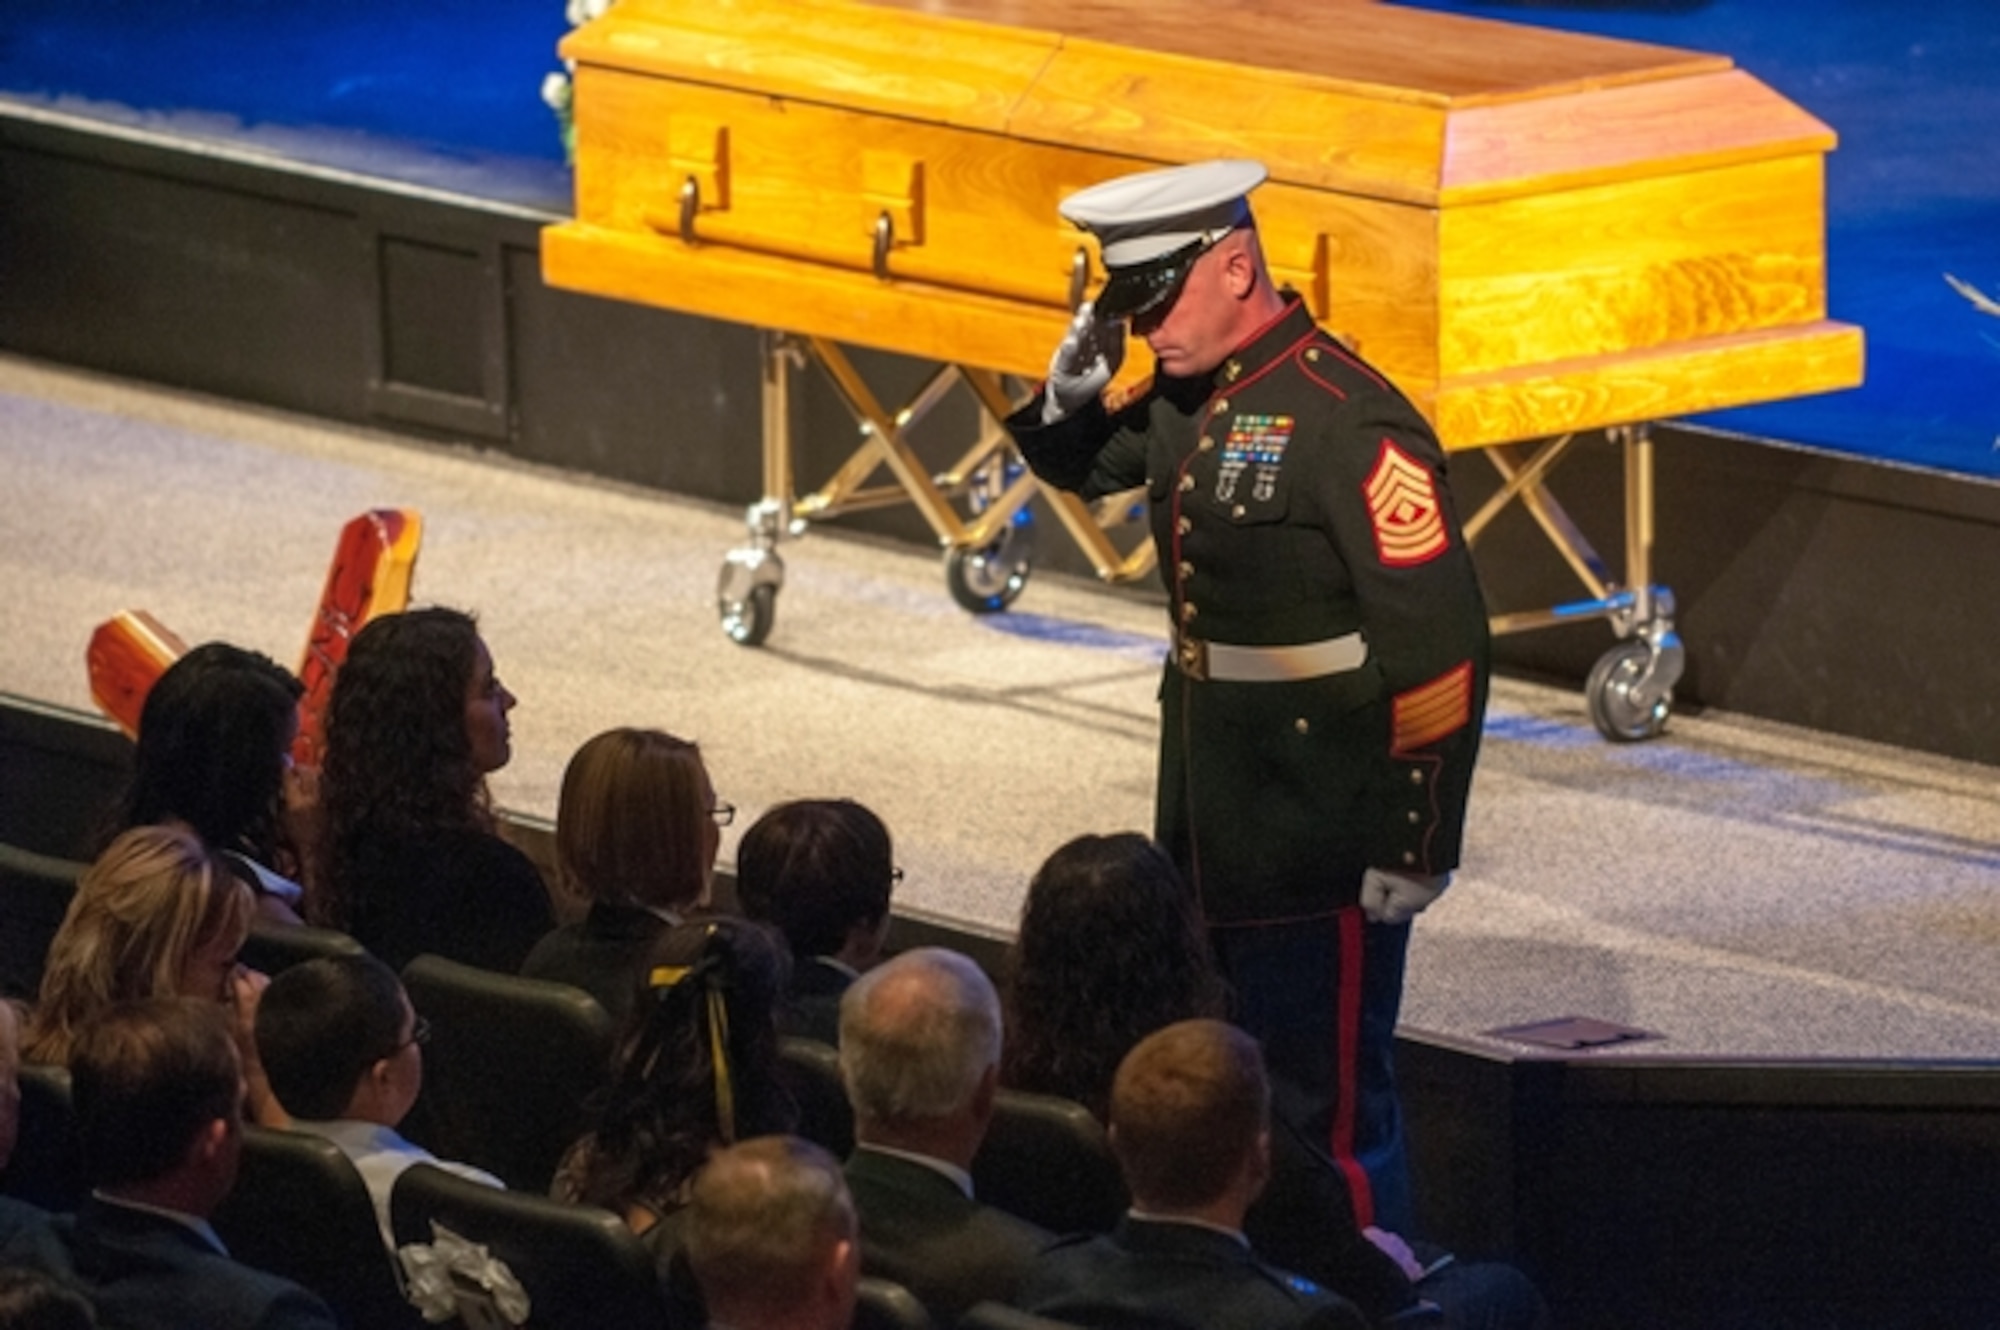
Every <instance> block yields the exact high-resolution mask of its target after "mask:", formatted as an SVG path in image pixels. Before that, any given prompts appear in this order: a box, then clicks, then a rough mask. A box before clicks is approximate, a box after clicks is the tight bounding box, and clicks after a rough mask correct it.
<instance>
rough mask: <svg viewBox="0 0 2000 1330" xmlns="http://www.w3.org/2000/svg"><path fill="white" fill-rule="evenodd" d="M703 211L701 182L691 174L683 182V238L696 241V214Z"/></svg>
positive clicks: (687, 242) (690, 243) (688, 242)
mask: <svg viewBox="0 0 2000 1330" xmlns="http://www.w3.org/2000/svg"><path fill="white" fill-rule="evenodd" d="M700 211H701V183H700V182H699V181H697V180H696V179H695V178H694V177H693V176H689V177H688V178H687V179H686V180H685V181H683V182H682V183H681V240H682V242H683V243H684V244H689V245H692V244H693V243H694V242H695V234H694V215H695V214H696V213H698V212H700Z"/></svg>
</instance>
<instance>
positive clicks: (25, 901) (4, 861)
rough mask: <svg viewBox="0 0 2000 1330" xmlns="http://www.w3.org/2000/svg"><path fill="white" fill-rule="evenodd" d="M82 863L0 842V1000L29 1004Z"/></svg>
mask: <svg viewBox="0 0 2000 1330" xmlns="http://www.w3.org/2000/svg"><path fill="white" fill-rule="evenodd" d="M87 867H89V865H87V864H82V863H78V862H77V861H76V860H74V859H54V858H51V857H49V856H48V855H45V854H34V853H32V852H30V851H28V850H24V849H21V848H20V847H19V846H15V845H5V844H0V997H10V998H20V999H22V1000H23V1001H27V1002H33V1001H34V1000H35V996H36V994H38V993H39V992H40V991H41V987H42V969H43V967H44V965H45V964H46V962H47V960H48V954H49V943H50V942H51V941H52V940H53V939H54V938H55V935H56V929H57V928H59V927H60V926H61V925H62V921H63V915H64V914H65V913H67V912H68V910H69V903H70V900H71V899H72V898H73V897H75V895H76V880H77V878H78V877H79V876H81V875H82V873H83V870H84V869H85V868H87Z"/></svg>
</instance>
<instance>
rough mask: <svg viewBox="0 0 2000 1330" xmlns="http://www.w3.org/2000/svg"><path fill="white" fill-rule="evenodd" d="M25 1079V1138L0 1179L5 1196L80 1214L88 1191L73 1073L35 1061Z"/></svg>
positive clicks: (20, 1139) (22, 1130) (25, 1067)
mask: <svg viewBox="0 0 2000 1330" xmlns="http://www.w3.org/2000/svg"><path fill="white" fill-rule="evenodd" d="M20 1080H21V1123H20V1136H19V1137H18V1138H17V1139H16V1141H15V1143H14V1157H13V1158H12V1159H10V1160H9V1161H8V1163H7V1171H6V1172H5V1173H4V1174H0V1191H4V1192H5V1193H6V1194H7V1195H9V1196H12V1197H14V1198H15V1199H16V1200H21V1201H27V1202H29V1203H30V1204H33V1205H39V1206H40V1207H41V1208H42V1209H44V1210H65V1211H69V1210H75V1209H76V1207H77V1203H78V1202H79V1201H81V1200H82V1199H83V1196H84V1191H85V1187H84V1181H83V1154H82V1149H81V1146H80V1145H79V1143H78V1140H77V1131H76V1110H75V1108H74V1107H73V1106H72V1105H71V1103H70V1087H69V1069H68V1068H67V1067H58V1066H55V1065H53V1064H50V1063H42V1062H30V1063H26V1064H24V1065H23V1066H22V1068H21V1078H20Z"/></svg>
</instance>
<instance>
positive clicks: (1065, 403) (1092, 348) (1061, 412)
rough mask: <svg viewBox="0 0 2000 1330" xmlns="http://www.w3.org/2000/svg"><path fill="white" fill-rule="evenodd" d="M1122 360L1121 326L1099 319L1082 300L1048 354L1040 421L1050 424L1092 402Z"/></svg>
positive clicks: (1114, 321)
mask: <svg viewBox="0 0 2000 1330" xmlns="http://www.w3.org/2000/svg"><path fill="white" fill-rule="evenodd" d="M1124 363H1125V325H1124V324H1123V323H1121V322H1119V321H1117V320H1115V319H1114V320H1104V319H1099V318H1098V317H1097V311H1096V309H1095V308H1094V307H1093V306H1092V304H1091V302H1090V301H1088V300H1086V301H1084V302H1083V303H1082V304H1081V305H1079V306H1077V310H1076V317H1075V318H1073V319H1071V320H1070V321H1069V332H1068V333H1067V334H1065V335H1064V337H1063V339H1062V341H1061V343H1060V344H1058V345H1057V347H1056V351H1055V354H1054V355H1053V356H1051V357H1049V378H1048V383H1047V384H1046V391H1045V393H1044V395H1043V398H1042V423H1043V424H1044V425H1053V424H1055V423H1056V422H1057V421H1058V420H1061V419H1063V418H1064V417H1065V416H1068V415H1071V414H1073V413H1075V412H1077V411H1079V410H1081V409H1082V408H1083V407H1085V406H1087V405H1089V404H1090V403H1091V402H1093V401H1095V400H1096V399H1097V395H1098V394H1099V393H1101V392H1103V391H1104V389H1105V388H1106V387H1107V386H1108V385H1109V384H1110V382H1111V377H1112V375H1114V374H1116V373H1117V372H1118V367H1119V366H1120V365H1123V364H1124Z"/></svg>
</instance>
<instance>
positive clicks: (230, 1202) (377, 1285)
mask: <svg viewBox="0 0 2000 1330" xmlns="http://www.w3.org/2000/svg"><path fill="white" fill-rule="evenodd" d="M210 1222H212V1223H213V1224H214V1225H215V1231H216V1232H217V1233H219V1234H220V1235H221V1236H222V1240H223V1242H224V1243H226V1244H227V1245H228V1247H229V1252H230V1255H232V1256H234V1257H235V1258H236V1259H237V1260H239V1261H242V1262H243V1263H244V1264H245V1265H250V1266H255V1267H256V1268H257V1269H259V1270H268V1271H270V1272H271V1273H272V1274H277V1275H283V1276H284V1277H285V1278H287V1279H290V1280H292V1281H293V1282H295V1283H299V1284H303V1285H305V1286H306V1287H307V1288H309V1289H311V1290H312V1291H313V1292H315V1293H317V1294H319V1295H320V1296H321V1297H322V1298H325V1299H326V1301H327V1304H328V1305H329V1306H331V1307H332V1308H333V1310H334V1313H335V1314H336V1315H337V1316H339V1317H340V1320H341V1323H342V1324H343V1325H351V1326H367V1327H370V1328H371V1330H373V1327H377V1326H380V1327H383V1330H416V1327H418V1326H420V1325H422V1324H423V1317H421V1316H419V1315H418V1314H417V1311H416V1309H415V1308H414V1307H412V1306H410V1305H409V1304H408V1303H407V1302H405V1301H404V1300H403V1289H402V1281H401V1280H400V1278H399V1277H398V1276H397V1273H396V1266H395V1262H394V1258H393V1257H392V1256H391V1255H390V1254H389V1249H388V1247H387V1246H386V1245H385V1244H384V1242H383V1235H382V1226H381V1222H380V1220H379V1219H378V1218H377V1216H376V1212H375V1203H374V1201H373V1200H372V1199H371V1198H370V1197H369V1195H368V1188H367V1186H366V1185H365V1184H364V1183H363V1182H362V1181H361V1175H360V1174H359V1173H357V1172H355V1170H354V1165H353V1164H352V1163H351V1162H349V1160H348V1158H347V1156H346V1155H344V1154H342V1153H341V1152H340V1150H339V1149H338V1148H337V1147H335V1145H334V1144H333V1143H332V1142H331V1141H328V1140H326V1139H325V1138H324V1137H320V1136H312V1135H308V1134H307V1133H305V1132H295V1131H277V1130H273V1129H271V1128H268V1127H259V1126H255V1125H248V1126H245V1127H244V1129H243V1161H242V1167H241V1169H240V1171H239V1172H238V1173H237V1175H236V1186H235V1187H234V1188H233V1189H232V1190H231V1191H230V1193H229V1195H228V1197H227V1198H225V1199H224V1200H223V1202H222V1205H221V1207H220V1208H219V1209H218V1210H217V1211H216V1212H215V1214H214V1216H213V1217H212V1219H211V1221H210Z"/></svg>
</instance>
